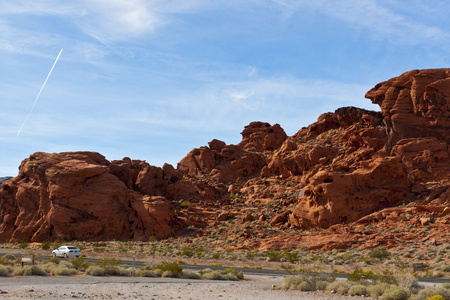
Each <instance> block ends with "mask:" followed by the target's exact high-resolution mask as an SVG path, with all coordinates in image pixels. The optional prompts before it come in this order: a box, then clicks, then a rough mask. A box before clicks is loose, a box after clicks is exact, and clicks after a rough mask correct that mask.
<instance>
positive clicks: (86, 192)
mask: <svg viewBox="0 0 450 300" xmlns="http://www.w3.org/2000/svg"><path fill="white" fill-rule="evenodd" d="M137 166H140V167H139V168H138V167H137ZM111 168H112V169H113V170H114V172H111ZM154 168H156V167H154ZM152 169H153V168H151V167H149V166H147V165H146V164H145V163H143V162H137V161H131V160H129V159H124V160H123V161H121V162H114V163H110V162H109V161H107V160H106V159H105V158H104V157H103V156H102V155H100V154H98V153H95V152H66V153H57V154H49V153H40V152H38V153H35V154H33V155H31V156H30V158H28V159H25V160H24V161H23V162H22V164H21V166H20V168H19V176H17V177H15V178H13V179H11V180H10V181H7V182H5V184H4V185H3V186H2V188H1V190H0V216H1V220H0V221H1V222H0V224H1V226H0V241H2V242H7V241H11V242H19V241H32V242H40V241H46V240H58V239H65V240H74V239H75V240H84V239H91V240H104V239H119V240H129V239H134V238H143V239H145V238H149V237H150V236H154V237H157V238H166V237H169V236H171V235H173V234H174V233H175V232H176V230H177V219H176V217H175V214H174V209H173V207H172V205H171V204H170V203H169V202H167V201H164V200H163V199H157V201H156V200H155V199H152V198H149V197H150V196H153V195H154V194H155V193H156V194H157V193H158V188H159V185H158V184H159V183H160V180H162V179H163V176H162V175H161V176H159V175H160V174H162V173H163V171H162V169H159V171H157V172H156V173H155V172H153V173H152V172H149V171H148V170H152ZM115 174H116V175H117V176H116V175H115ZM154 174H158V176H154ZM146 176H148V178H146ZM132 186H136V187H137V191H134V190H132V189H130V187H132ZM152 187H153V188H154V189H155V190H151V189H152ZM141 192H148V194H143V193H141Z"/></svg>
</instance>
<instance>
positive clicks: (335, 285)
mask: <svg viewBox="0 0 450 300" xmlns="http://www.w3.org/2000/svg"><path fill="white" fill-rule="evenodd" d="M350 286H351V284H350V283H348V282H347V281H344V280H336V281H333V282H332V283H330V284H329V285H327V287H326V289H325V290H326V291H327V292H333V291H334V292H336V293H337V294H340V295H345V294H347V292H348V290H349V288H350Z"/></svg>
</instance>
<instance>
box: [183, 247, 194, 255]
mask: <svg viewBox="0 0 450 300" xmlns="http://www.w3.org/2000/svg"><path fill="white" fill-rule="evenodd" d="M181 255H182V256H186V257H192V256H194V251H193V250H192V249H191V248H188V247H185V248H183V249H181Z"/></svg>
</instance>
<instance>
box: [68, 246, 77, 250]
mask: <svg viewBox="0 0 450 300" xmlns="http://www.w3.org/2000/svg"><path fill="white" fill-rule="evenodd" d="M67 248H69V249H70V250H78V248H77V247H67Z"/></svg>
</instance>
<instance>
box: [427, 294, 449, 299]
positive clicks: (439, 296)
mask: <svg viewBox="0 0 450 300" xmlns="http://www.w3.org/2000/svg"><path fill="white" fill-rule="evenodd" d="M427 300H445V298H444V297H443V296H441V295H435V296H432V297H428V298H427Z"/></svg>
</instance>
